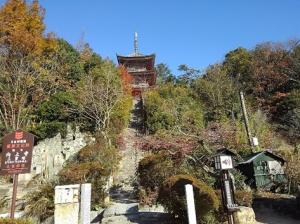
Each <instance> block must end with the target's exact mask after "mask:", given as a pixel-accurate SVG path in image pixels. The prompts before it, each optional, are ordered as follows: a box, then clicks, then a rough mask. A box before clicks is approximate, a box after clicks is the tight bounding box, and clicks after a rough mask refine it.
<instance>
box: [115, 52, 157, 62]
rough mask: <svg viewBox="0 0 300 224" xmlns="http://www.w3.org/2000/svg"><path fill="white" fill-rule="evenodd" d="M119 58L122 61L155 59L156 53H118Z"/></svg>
mask: <svg viewBox="0 0 300 224" xmlns="http://www.w3.org/2000/svg"><path fill="white" fill-rule="evenodd" d="M117 59H118V62H120V60H122V61H123V60H129V61H134V60H154V59H155V54H148V55H143V54H140V53H132V54H129V55H127V56H124V55H118V54H117Z"/></svg>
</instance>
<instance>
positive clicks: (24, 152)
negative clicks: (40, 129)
mask: <svg viewBox="0 0 300 224" xmlns="http://www.w3.org/2000/svg"><path fill="white" fill-rule="evenodd" d="M33 144H34V135H33V134H30V133H28V132H25V131H22V130H17V131H14V132H13V133H10V134H8V135H6V136H4V138H3V143H2V158H1V168H0V174H1V175H12V174H20V173H30V169H31V160H32V149H33Z"/></svg>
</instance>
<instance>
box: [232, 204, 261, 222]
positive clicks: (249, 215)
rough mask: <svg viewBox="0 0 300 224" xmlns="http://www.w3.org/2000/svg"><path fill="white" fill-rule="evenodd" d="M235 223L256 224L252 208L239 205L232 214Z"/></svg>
mask: <svg viewBox="0 0 300 224" xmlns="http://www.w3.org/2000/svg"><path fill="white" fill-rule="evenodd" d="M233 217H234V221H235V224H246V223H247V224H256V223H257V222H256V220H255V213H254V211H253V209H252V208H249V207H244V206H239V208H238V211H236V212H234V214H233Z"/></svg>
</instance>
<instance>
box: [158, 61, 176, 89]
mask: <svg viewBox="0 0 300 224" xmlns="http://www.w3.org/2000/svg"><path fill="white" fill-rule="evenodd" d="M155 71H156V75H157V81H156V82H157V84H158V85H160V84H164V83H167V82H173V81H174V79H175V77H174V75H173V74H172V72H171V70H170V69H169V67H168V65H167V64H164V63H160V64H157V65H156V66H155Z"/></svg>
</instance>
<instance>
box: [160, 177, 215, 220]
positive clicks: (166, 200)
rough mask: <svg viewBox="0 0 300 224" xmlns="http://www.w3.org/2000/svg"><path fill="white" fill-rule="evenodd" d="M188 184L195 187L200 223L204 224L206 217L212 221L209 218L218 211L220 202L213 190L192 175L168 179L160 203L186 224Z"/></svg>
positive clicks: (161, 193) (161, 191)
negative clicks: (186, 186) (186, 187)
mask: <svg viewBox="0 0 300 224" xmlns="http://www.w3.org/2000/svg"><path fill="white" fill-rule="evenodd" d="M186 184H191V185H193V187H194V197H195V206H196V211H198V212H197V214H198V215H197V219H198V222H199V223H200V222H201V223H202V221H203V219H205V217H206V219H210V220H211V217H210V218H209V217H208V216H209V214H210V213H214V212H215V211H217V210H218V208H219V206H220V201H219V199H218V197H217V195H216V193H215V191H214V190H213V188H211V187H209V186H208V185H207V184H205V183H204V182H202V181H200V180H198V179H195V178H194V177H192V176H190V175H175V176H172V177H171V178H169V179H167V180H166V181H165V182H164V186H163V188H162V189H161V190H160V192H159V196H158V202H159V203H160V204H162V205H163V206H164V207H165V208H166V209H167V210H168V211H169V212H170V213H171V214H172V215H173V216H174V217H177V218H178V219H179V220H180V221H182V222H184V223H186V222H187V211H186V199H185V190H184V189H185V187H184V186H185V185H186Z"/></svg>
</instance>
